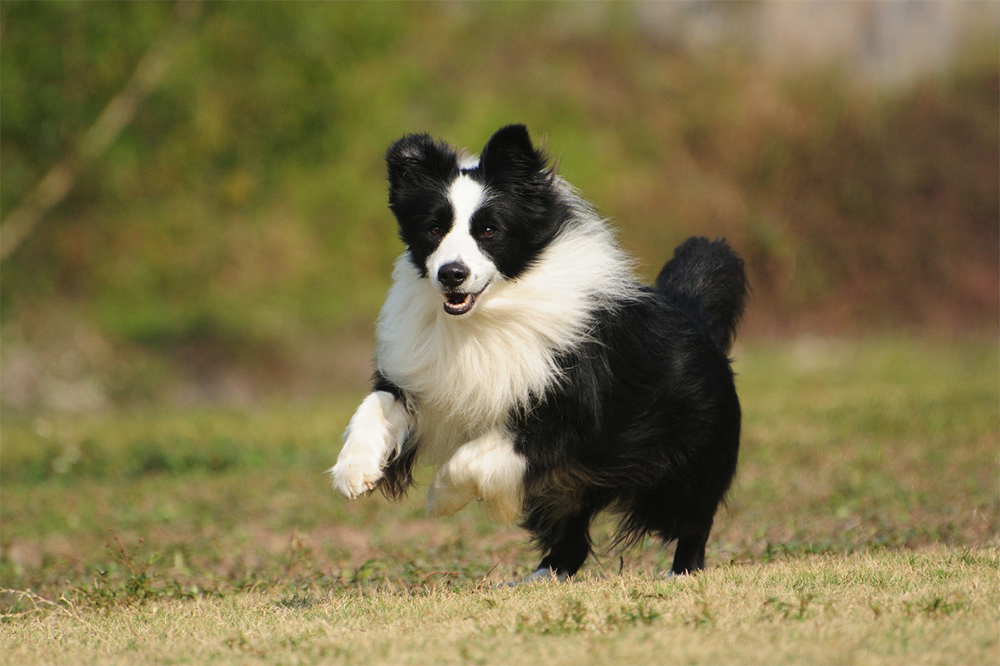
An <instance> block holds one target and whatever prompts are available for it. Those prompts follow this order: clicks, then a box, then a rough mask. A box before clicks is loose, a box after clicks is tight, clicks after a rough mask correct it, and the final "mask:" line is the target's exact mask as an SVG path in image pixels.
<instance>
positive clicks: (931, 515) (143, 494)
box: [0, 338, 1000, 664]
mask: <svg viewBox="0 0 1000 666" xmlns="http://www.w3.org/2000/svg"><path fill="white" fill-rule="evenodd" d="M998 364H1000V358H998V350H997V345H996V343H995V342H993V341H991V342H981V343H980V342H962V343H958V342H947V343H946V342H936V341H927V340H924V341H915V340H909V339H891V338H886V339H877V340H868V341H852V342H847V341H823V340H812V341H810V340H799V341H794V342H789V343H787V344H777V343H753V344H750V345H747V346H744V347H741V348H739V349H737V363H736V366H737V370H738V372H739V379H738V382H739V388H740V392H741V395H742V400H743V405H744V412H745V435H744V439H743V451H742V458H741V466H740V471H739V476H738V480H737V482H736V484H735V487H734V489H733V491H732V493H731V496H730V500H729V506H728V507H727V509H725V510H724V511H722V512H721V513H720V515H719V517H718V519H717V521H716V529H715V532H714V536H713V539H712V541H711V542H710V544H709V553H708V560H709V563H708V564H709V568H708V569H707V570H706V571H705V572H703V573H701V574H699V575H697V576H692V577H687V578H682V579H665V578H664V577H663V573H664V572H665V571H666V570H667V568H668V567H669V560H670V553H669V552H665V551H663V550H662V549H660V548H659V547H658V546H656V544H654V543H645V544H642V545H641V546H639V547H637V548H634V549H631V550H628V551H625V552H624V553H621V554H619V553H606V552H602V553H600V554H599V557H597V558H596V559H594V560H592V561H590V562H589V563H588V564H587V565H586V566H585V568H584V570H583V571H582V572H581V575H580V576H579V577H578V580H576V581H575V582H572V583H569V584H564V585H556V584H551V585H550V584H542V585H537V586H529V587H521V588H513V589H497V588H495V584H496V583H498V582H501V581H503V580H507V579H511V578H516V577H519V576H523V575H524V574H525V573H527V572H528V571H530V570H531V568H532V566H533V565H534V564H535V555H534V554H533V553H531V552H529V551H528V550H526V547H525V535H524V534H523V533H522V532H521V531H520V530H519V529H516V528H515V529H508V528H500V527H496V526H493V525H491V524H490V523H488V522H487V521H486V520H485V517H484V516H483V515H482V512H481V510H480V509H479V508H478V507H472V508H469V509H466V510H464V511H463V512H461V513H460V514H459V515H457V516H455V517H452V518H450V519H446V520H435V521H431V520H429V519H427V517H426V515H425V513H424V510H423V501H424V497H423V490H424V489H425V488H426V480H427V472H426V471H424V472H423V474H422V479H423V483H422V485H421V487H420V488H417V489H416V490H415V491H414V492H412V493H411V495H410V497H409V498H407V499H406V500H405V501H403V502H401V503H398V504H390V503H388V502H386V501H385V500H384V499H382V498H381V497H370V498H366V499H364V500H361V501H359V502H355V503H346V502H344V501H343V500H341V499H340V498H339V497H338V496H336V495H335V494H334V493H333V491H332V490H331V489H330V488H329V486H328V480H327V478H326V477H325V476H324V475H323V473H322V472H323V470H324V469H326V468H327V467H329V465H330V464H332V462H333V460H334V459H335V456H336V453H337V450H338V449H339V436H340V432H341V430H342V429H343V426H344V424H345V423H346V420H347V418H348V417H349V416H350V413H351V410H352V409H353V407H354V403H355V401H356V399H357V398H358V397H360V396H338V397H332V398H331V399H330V400H328V401H325V402H315V403H309V404H294V405H278V404H274V405H269V406H263V407H260V408H259V409H257V410H254V411H232V410H226V411H223V410H216V409H201V410H190V411H171V412H154V411H147V412H141V413H139V412H133V413H109V414H105V415H101V416H91V417H80V416H77V417H70V416H50V415H44V416H36V417H31V418H28V417H25V416H23V415H17V414H5V415H4V419H3V442H2V446H3V448H2V466H0V511H2V520H0V545H2V554H0V587H2V588H3V590H4V591H3V594H2V597H0V603H2V607H0V612H2V615H0V652H2V653H3V654H4V655H5V656H6V659H7V662H8V663H29V664H34V663H208V662H221V663H229V662H243V663H246V662H253V663H274V664H278V663H319V662H333V663H348V662H349V663H357V662H363V663H369V662H379V663H386V662H398V663H437V662H442V663H496V662H514V663H547V662H556V663H654V662H655V663H664V662H682V663H684V662H698V663H723V662H725V663H816V662H826V663H899V664H903V663H906V664H909V663H997V661H998V659H1000V640H998V635H1000V634H998V632H1000V610H998V609H1000V584H998V574H997V570H998V566H1000V555H998V548H997V547H998V537H997V534H998V529H1000V506H998V504H1000V493H998V478H997V477H998V470H1000V461H998V453H1000V447H998V432H1000V425H998V424H1000V377H998ZM607 532H608V525H607V524H605V523H600V524H599V525H598V526H597V533H598V535H599V537H601V538H602V539H605V540H606V536H607Z"/></svg>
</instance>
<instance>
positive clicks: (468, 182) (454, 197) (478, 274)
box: [427, 175, 494, 291]
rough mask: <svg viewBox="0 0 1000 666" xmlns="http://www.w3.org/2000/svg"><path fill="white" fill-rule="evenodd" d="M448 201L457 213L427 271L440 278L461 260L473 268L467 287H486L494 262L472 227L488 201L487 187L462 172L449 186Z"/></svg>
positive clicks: (429, 262)
mask: <svg viewBox="0 0 1000 666" xmlns="http://www.w3.org/2000/svg"><path fill="white" fill-rule="evenodd" d="M448 200H449V201H450V202H451V208H452V212H453V213H454V218H453V220H452V225H451V229H450V230H449V231H448V233H447V234H446V235H445V237H444V238H443V239H441V244H440V245H438V247H437V249H436V250H434V252H432V253H431V255H430V256H429V257H427V274H428V275H429V276H430V277H431V279H436V277H437V274H438V271H439V270H440V269H441V267H442V266H444V265H445V264H449V263H451V262H454V261H457V262H460V263H462V264H465V265H466V266H467V267H468V268H469V269H470V271H471V275H470V276H469V280H468V283H467V287H468V288H469V289H470V290H472V291H477V290H478V288H481V287H483V286H485V284H486V282H488V281H489V280H490V278H491V277H492V275H493V272H494V269H493V264H492V262H490V261H489V259H487V258H486V257H485V256H483V253H482V252H481V251H480V250H479V245H478V244H477V243H476V239H475V238H473V237H472V232H471V229H470V226H469V223H470V221H471V220H472V216H473V215H474V214H475V212H476V211H477V210H478V209H479V208H480V206H482V205H483V203H484V202H485V200H486V190H485V189H484V188H483V186H482V185H481V184H480V183H477V182H476V181H475V180H473V179H472V178H469V177H468V176H465V175H462V176H459V177H458V178H456V179H455V182H453V183H452V184H451V187H449V188H448Z"/></svg>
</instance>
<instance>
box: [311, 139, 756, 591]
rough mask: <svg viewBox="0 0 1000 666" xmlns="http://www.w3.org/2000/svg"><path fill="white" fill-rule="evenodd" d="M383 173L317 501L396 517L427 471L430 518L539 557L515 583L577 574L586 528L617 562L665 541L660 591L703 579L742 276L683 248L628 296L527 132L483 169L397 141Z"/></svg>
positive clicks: (716, 244) (423, 144)
mask: <svg viewBox="0 0 1000 666" xmlns="http://www.w3.org/2000/svg"><path fill="white" fill-rule="evenodd" d="M386 163H387V167H388V181H389V208H390V209H391V210H392V213H393V214H394V216H395V218H396V221H397V223H398V231H399V236H400V238H401V240H402V241H403V243H404V244H405V246H406V249H405V251H404V252H403V254H402V255H401V256H400V257H399V258H398V259H397V261H396V263H395V267H394V270H393V273H392V286H391V287H390V289H389V292H388V295H387V297H386V300H385V304H384V305H383V307H382V310H381V313H380V315H379V317H378V321H377V324H376V352H375V363H374V365H375V371H374V380H373V390H372V392H371V393H370V394H369V395H368V396H367V397H366V398H365V399H364V400H363V401H362V403H361V405H360V406H359V407H358V409H357V411H356V412H355V414H354V416H353V417H352V418H351V420H350V423H349V424H348V427H347V430H346V432H345V433H344V446H343V449H342V450H341V452H340V455H339V456H338V458H337V463H336V465H334V466H333V467H332V468H331V469H330V470H329V473H330V474H331V476H332V481H333V485H334V487H335V488H336V489H337V490H338V491H340V493H342V494H343V495H344V496H345V497H347V498H349V499H355V498H357V497H359V496H361V495H363V494H365V493H366V492H368V491H371V490H373V489H375V488H379V489H381V491H382V492H383V493H384V494H385V495H386V496H387V497H388V498H390V499H398V498H400V497H401V496H402V495H404V494H405V493H406V491H407V489H408V488H409V487H410V486H411V485H412V483H413V476H412V470H413V467H414V464H415V463H417V462H418V461H419V462H421V463H427V464H430V465H433V466H436V467H438V470H437V472H436V476H435V477H434V480H433V482H432V484H431V486H430V489H429V492H428V499H427V507H428V512H429V513H430V515H432V516H446V515H451V514H453V513H455V512H457V511H458V510H459V509H461V508H462V507H464V506H465V505H467V504H469V503H470V502H471V501H472V500H479V501H480V502H481V503H482V506H483V507H484V509H485V511H486V513H487V515H488V517H490V518H491V519H492V520H495V521H497V522H501V523H505V524H512V523H515V522H518V521H520V524H521V525H522V526H523V527H524V528H525V529H527V530H528V532H529V533H530V534H531V535H532V537H533V540H534V543H535V546H536V547H537V548H538V549H539V550H540V551H541V553H542V555H543V556H542V559H541V562H540V564H539V565H538V568H537V570H536V571H535V572H534V573H532V574H531V575H530V576H528V577H527V579H526V581H529V582H530V581H536V580H540V579H545V578H553V577H554V578H556V579H558V580H566V579H567V578H568V577H570V576H572V575H573V574H575V573H576V572H577V571H578V570H579V568H580V566H581V565H582V564H583V563H584V561H585V560H586V559H587V557H588V555H589V554H590V553H591V552H592V551H593V544H592V541H591V536H590V526H591V522H592V520H593V519H594V517H595V516H596V515H597V514H598V513H600V512H602V511H610V512H613V513H614V514H616V515H617V516H618V524H617V528H616V531H615V533H614V536H613V539H612V546H613V547H626V546H628V545H631V544H634V543H636V542H638V541H640V540H641V539H642V538H643V537H645V536H646V535H653V536H655V537H658V538H659V539H661V540H662V541H663V543H664V544H665V545H668V544H670V543H671V542H674V541H676V542H677V545H676V550H675V553H674V559H673V564H672V566H671V569H670V573H671V574H684V573H689V572H694V571H697V570H699V569H702V568H703V567H704V564H705V547H706V543H707V541H708V537H709V533H710V531H711V529H712V523H713V520H714V517H715V514H716V511H717V509H718V507H719V505H720V503H722V502H723V501H724V498H725V495H726V493H727V491H728V489H729V487H730V484H731V482H732V479H733V476H734V474H735V471H736V462H737V455H738V450H739V441H740V424H741V412H740V403H739V399H738V397H737V393H736V388H735V382H734V375H733V371H732V369H731V361H730V358H729V353H730V348H731V346H732V343H733V339H734V336H735V331H736V326H737V323H738V321H739V320H740V318H741V317H742V314H743V310H744V306H745V303H746V300H747V297H748V290H749V287H748V283H747V278H746V275H745V271H744V265H743V261H742V259H740V257H739V256H737V254H736V253H735V252H734V251H733V250H732V249H731V248H730V246H729V245H728V244H727V243H726V242H725V241H724V240H723V241H712V242H710V241H708V240H707V239H704V238H690V239H688V240H687V241H686V242H684V243H683V244H682V245H680V246H679V247H678V248H677V249H676V250H675V251H674V255H673V258H672V259H671V260H670V261H669V262H667V264H666V265H665V266H664V267H663V269H662V271H661V272H660V273H659V276H658V277H657V278H656V282H655V284H654V285H653V286H645V285H642V284H641V283H640V282H639V280H638V279H637V278H636V276H635V272H634V267H633V261H632V260H631V259H630V257H629V256H628V255H627V254H626V253H625V252H624V251H623V250H622V249H621V248H620V246H619V245H618V243H617V241H616V239H615V236H614V234H613V232H612V230H611V229H610V228H609V226H608V224H607V222H606V221H605V220H604V219H602V218H601V217H600V215H598V213H597V212H596V210H595V209H594V207H592V206H591V205H590V204H588V203H587V202H586V201H585V200H584V199H583V198H582V197H581V195H580V194H579V193H578V192H577V191H576V190H575V189H573V188H572V187H571V186H570V185H569V184H568V183H566V182H565V181H564V180H563V179H562V178H561V177H560V176H558V175H557V174H556V171H555V168H554V167H552V166H551V165H550V163H549V160H548V158H547V157H546V155H545V154H544V152H543V151H542V150H540V149H539V148H536V146H535V145H534V144H533V143H532V140H531V137H530V136H529V133H528V130H527V128H526V127H525V126H524V125H508V126H505V127H502V128H500V129H499V130H497V132H496V133H495V134H493V136H492V137H491V138H490V139H489V141H488V142H487V143H486V145H485V147H484V148H483V150H482V152H481V154H480V156H479V157H478V158H476V157H473V156H469V155H467V154H465V153H463V152H460V151H458V150H456V149H454V148H452V147H450V146H449V145H447V144H445V143H442V142H440V141H438V140H435V139H434V138H432V137H430V136H429V135H427V134H410V135H407V136H404V137H403V138H401V139H399V140H398V141H396V142H395V143H393V144H392V145H391V146H390V147H389V149H388V152H387V154H386Z"/></svg>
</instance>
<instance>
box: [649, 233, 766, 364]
mask: <svg viewBox="0 0 1000 666" xmlns="http://www.w3.org/2000/svg"><path fill="white" fill-rule="evenodd" d="M656 289H657V291H658V292H660V294H661V295H662V296H663V297H664V298H667V299H669V300H671V301H674V302H677V303H679V304H681V305H682V306H687V307H694V308H695V310H696V311H700V313H701V314H702V315H703V316H704V318H705V323H706V326H707V327H708V332H709V335H710V336H711V338H712V340H714V341H715V343H716V344H717V345H719V347H720V348H722V349H724V350H725V351H726V352H727V353H728V352H729V350H730V348H731V347H732V346H733V340H734V339H735V338H736V325H737V324H738V323H739V321H740V318H741V317H742V316H743V308H744V307H745V306H746V301H747V297H748V295H749V291H750V286H749V283H748V282H747V276H746V272H745V271H744V269H743V260H742V259H740V257H739V255H737V254H736V253H735V252H734V251H733V249H732V248H731V247H729V243H727V242H726V241H724V240H719V241H715V242H712V241H709V240H708V239H707V238H696V237H695V238H689V239H687V240H686V241H684V243H682V244H681V245H680V246H679V247H678V248H677V249H676V250H674V258H673V259H671V260H670V261H668V262H667V263H666V265H665V266H664V267H663V270H661V271H660V274H659V275H658V276H657V278H656Z"/></svg>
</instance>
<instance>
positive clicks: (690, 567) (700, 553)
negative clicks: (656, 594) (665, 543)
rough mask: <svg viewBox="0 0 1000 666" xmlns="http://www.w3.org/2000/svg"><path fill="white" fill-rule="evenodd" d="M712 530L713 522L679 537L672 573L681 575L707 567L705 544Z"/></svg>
mask: <svg viewBox="0 0 1000 666" xmlns="http://www.w3.org/2000/svg"><path fill="white" fill-rule="evenodd" d="M711 531H712V524H711V523H709V525H708V527H707V528H705V529H703V530H700V531H698V532H694V533H692V534H686V535H684V536H682V537H680V538H679V539H677V549H676V550H675V551H674V563H673V564H672V565H671V567H670V574H671V575H673V576H680V575H682V574H688V573H694V572H695V571H700V570H701V569H704V568H705V546H706V544H708V535H709V533H710V532H711Z"/></svg>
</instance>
